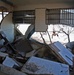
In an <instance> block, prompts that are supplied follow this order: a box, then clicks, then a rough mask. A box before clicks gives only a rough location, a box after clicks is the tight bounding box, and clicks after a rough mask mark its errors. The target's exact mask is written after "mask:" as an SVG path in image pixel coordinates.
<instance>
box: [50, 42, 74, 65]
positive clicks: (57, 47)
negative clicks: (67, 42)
mask: <svg viewBox="0 0 74 75" xmlns="http://www.w3.org/2000/svg"><path fill="white" fill-rule="evenodd" d="M50 47H51V50H52V51H54V52H55V53H56V54H57V55H58V57H57V56H56V57H57V58H60V61H62V60H63V61H64V62H65V63H67V64H68V65H70V66H73V57H74V55H73V54H72V53H71V52H70V51H69V50H68V49H67V48H65V47H64V46H63V45H62V44H61V43H60V42H55V43H53V44H51V46H50Z"/></svg>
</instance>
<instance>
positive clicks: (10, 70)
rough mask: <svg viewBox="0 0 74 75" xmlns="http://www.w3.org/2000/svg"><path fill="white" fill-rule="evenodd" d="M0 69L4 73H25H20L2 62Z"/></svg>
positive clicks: (19, 74)
mask: <svg viewBox="0 0 74 75" xmlns="http://www.w3.org/2000/svg"><path fill="white" fill-rule="evenodd" d="M0 71H1V72H3V73H5V74H8V75H26V74H25V73H22V72H20V71H17V70H15V69H13V68H10V67H7V66H4V65H2V64H0Z"/></svg>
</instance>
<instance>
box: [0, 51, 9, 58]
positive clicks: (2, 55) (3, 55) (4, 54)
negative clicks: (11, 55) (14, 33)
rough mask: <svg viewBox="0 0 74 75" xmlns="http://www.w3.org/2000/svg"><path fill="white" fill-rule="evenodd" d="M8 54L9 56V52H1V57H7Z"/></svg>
mask: <svg viewBox="0 0 74 75" xmlns="http://www.w3.org/2000/svg"><path fill="white" fill-rule="evenodd" d="M6 56H8V54H7V53H3V52H0V57H4V58H5V57H6Z"/></svg>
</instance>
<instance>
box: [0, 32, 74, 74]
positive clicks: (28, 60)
mask: <svg viewBox="0 0 74 75" xmlns="http://www.w3.org/2000/svg"><path fill="white" fill-rule="evenodd" d="M73 58H74V54H73V53H72V51H69V49H67V48H66V47H65V46H63V45H62V44H61V43H60V42H54V43H51V44H49V45H48V44H46V43H40V42H37V41H36V40H33V39H31V40H29V39H26V38H23V37H22V38H19V37H18V38H17V39H15V40H14V41H13V42H12V43H10V42H9V41H8V39H7V38H6V35H5V34H4V33H3V32H0V71H1V72H3V73H4V74H7V75H40V74H41V75H70V74H69V73H72V74H74V72H73V71H74V59H73ZM56 68H57V69H56Z"/></svg>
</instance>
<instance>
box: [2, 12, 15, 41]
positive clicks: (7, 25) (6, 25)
mask: <svg viewBox="0 0 74 75" xmlns="http://www.w3.org/2000/svg"><path fill="white" fill-rule="evenodd" d="M1 30H2V31H3V32H4V33H5V35H6V37H7V39H8V40H9V41H10V42H13V40H14V24H13V22H12V13H9V14H8V15H7V16H6V17H5V18H4V19H3V21H2V23H1Z"/></svg>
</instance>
